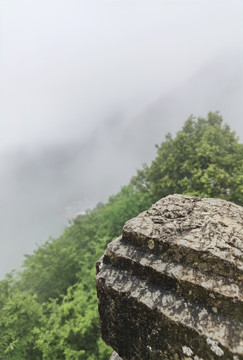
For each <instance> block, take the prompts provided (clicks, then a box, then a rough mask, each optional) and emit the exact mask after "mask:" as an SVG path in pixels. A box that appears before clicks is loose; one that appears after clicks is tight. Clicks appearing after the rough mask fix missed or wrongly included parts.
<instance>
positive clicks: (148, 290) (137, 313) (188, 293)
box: [97, 195, 243, 360]
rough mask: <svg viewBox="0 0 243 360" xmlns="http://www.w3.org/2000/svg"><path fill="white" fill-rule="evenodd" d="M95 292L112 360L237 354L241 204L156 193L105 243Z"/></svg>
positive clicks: (207, 359)
mask: <svg viewBox="0 0 243 360" xmlns="http://www.w3.org/2000/svg"><path fill="white" fill-rule="evenodd" d="M97 294H98V298H99V313H100V324H101V332H102V338H103V339H104V341H105V342H106V343H107V344H109V345H110V346H112V347H113V349H114V350H115V351H116V352H117V353H114V354H113V358H112V359H115V360H118V359H123V360H140V359H154V360H159V359H163V360H166V359H173V360H179V359H188V360H189V359H193V360H211V359H227V360H228V359H232V360H242V359H243V208H242V207H240V206H237V205H235V204H232V203H229V202H227V201H224V200H220V199H204V198H198V197H191V196H182V195H173V196H168V197H166V198H163V199H161V200H160V201H158V202H157V203H156V204H154V205H153V206H152V207H151V208H150V209H149V210H148V211H145V212H143V213H141V214H140V215H138V216H137V217H136V218H134V219H131V220H130V221H128V222H127V223H126V224H125V226H124V228H123V233H122V236H121V237H119V238H118V239H116V240H114V241H113V242H111V243H110V244H109V245H108V247H107V249H106V251H105V254H104V256H103V257H102V258H101V259H100V260H99V261H98V262H97ZM118 354H119V355H118Z"/></svg>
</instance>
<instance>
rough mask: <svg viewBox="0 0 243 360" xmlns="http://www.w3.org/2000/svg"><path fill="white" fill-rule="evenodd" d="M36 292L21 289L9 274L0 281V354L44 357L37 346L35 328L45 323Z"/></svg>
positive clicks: (12, 359) (14, 358)
mask: <svg viewBox="0 0 243 360" xmlns="http://www.w3.org/2000/svg"><path fill="white" fill-rule="evenodd" d="M43 319H44V318H43V311H42V306H41V305H40V304H39V303H37V301H36V296H33V295H30V294H28V293H23V292H21V291H20V290H19V289H18V287H17V286H16V283H15V281H14V280H13V279H12V278H11V277H8V278H7V279H6V280H3V281H1V282H0V339H1V340H0V357H1V359H7V360H20V359H36V360H38V359H42V357H41V352H40V351H39V350H37V349H35V340H36V337H35V335H34V329H35V328H38V327H40V326H41V325H42V323H43Z"/></svg>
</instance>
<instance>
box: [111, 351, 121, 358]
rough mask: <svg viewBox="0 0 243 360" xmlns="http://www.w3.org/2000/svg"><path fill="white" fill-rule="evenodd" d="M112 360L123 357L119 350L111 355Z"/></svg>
mask: <svg viewBox="0 0 243 360" xmlns="http://www.w3.org/2000/svg"><path fill="white" fill-rule="evenodd" d="M110 360H122V358H120V356H119V355H118V354H117V352H113V354H112V355H111V357H110Z"/></svg>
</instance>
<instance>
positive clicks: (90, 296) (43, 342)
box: [0, 113, 243, 360]
mask: <svg viewBox="0 0 243 360" xmlns="http://www.w3.org/2000/svg"><path fill="white" fill-rule="evenodd" d="M157 148H158V153H157V157H156V158H155V160H154V161H153V162H152V164H151V166H150V167H148V166H147V165H144V166H143V168H142V169H141V170H138V172H137V175H136V176H134V177H133V178H132V179H131V181H130V183H129V184H128V185H127V186H124V187H122V189H121V191H120V192H119V193H118V194H116V195H113V196H111V197H110V198H109V200H108V202H107V203H106V204H98V205H97V207H96V208H95V209H93V210H91V211H87V212H86V214H85V215H82V216H79V217H77V218H76V219H75V220H74V221H73V224H72V226H70V227H68V228H67V229H66V230H65V231H64V233H63V234H62V235H61V236H60V237H59V238H57V239H49V240H48V241H47V242H46V243H45V244H44V245H42V246H41V247H39V248H38V249H37V250H36V251H34V253H33V254H32V255H28V256H26V259H25V261H24V264H23V271H22V272H21V273H20V274H19V278H17V277H16V276H15V277H14V276H8V277H7V278H6V279H5V280H3V281H1V282H0V339H1V341H0V358H2V359H5V360H26V359H35V360H39V359H46V360H47V359H48V360H62V359H67V360H107V359H108V358H109V356H110V354H111V349H110V348H109V347H107V346H106V345H105V344H104V343H103V342H102V340H101V339H100V335H99V326H98V313H97V298H96V291H95V274H94V266H95V262H96V261H97V259H98V258H99V257H100V256H101V255H102V254H103V252H104V249H105V247H106V245H107V243H108V242H110V241H111V240H112V239H113V238H114V237H116V236H119V235H120V234H121V231H122V227H123V225H124V223H125V222H126V221H127V220H128V219H130V218H132V217H134V216H136V215H137V214H138V213H140V212H141V211H143V210H145V209H147V208H149V207H150V206H151V204H152V202H153V201H156V200H158V199H159V198H161V197H163V196H166V195H168V194H173V193H182V194H191V195H200V196H206V197H221V198H224V199H227V200H231V201H234V202H236V203H238V204H241V205H243V145H242V144H239V143H238V141H237V138H236V136H235V134H234V133H233V132H231V130H230V128H229V127H228V126H226V125H223V123H222V118H221V116H220V115H219V114H217V113H210V114H209V115H208V118H207V119H203V118H199V119H197V120H196V119H194V118H193V117H190V118H189V119H188V120H187V121H186V123H185V125H184V127H183V129H182V130H181V131H179V132H178V133H177V135H176V136H175V138H173V137H172V136H171V135H170V134H168V135H167V136H166V139H165V141H164V142H162V144H161V145H160V146H158V147H157Z"/></svg>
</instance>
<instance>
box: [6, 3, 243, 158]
mask: <svg viewBox="0 0 243 360" xmlns="http://www.w3.org/2000/svg"><path fill="white" fill-rule="evenodd" d="M242 48H243V1H242V0H231V1H229V0H227V1H224V0H168V1H167V0H158V1H154V0H147V1H144V0H138V1H137V0H97V1H94V0H93V1H92V0H89V1H87V0H41V1H38V0H21V1H20V0H0V152H1V151H2V152H6V151H9V149H13V148H17V147H19V146H21V147H27V148H28V147H30V148H32V147H34V146H43V145H46V144H48V143H55V142H63V141H68V140H70V139H72V138H76V139H77V138H82V137H85V136H86V135H87V134H88V132H90V131H91V130H92V129H93V128H94V127H95V126H96V125H97V123H98V122H102V121H104V119H106V118H107V117H109V115H110V114H111V113H113V112H115V111H117V110H118V111H120V110H122V111H125V112H127V115H128V116H129V114H132V113H133V112H136V111H139V110H140V108H142V107H143V106H144V104H145V103H148V104H149V103H150V102H152V101H153V100H154V99H155V98H157V97H158V96H160V95H162V94H164V93H166V92H168V91H170V90H171V89H172V88H173V87H174V86H176V85H177V84H178V83H180V82H182V81H183V80H186V79H187V78H189V77H190V76H191V75H192V74H193V73H194V72H195V71H197V69H199V68H200V67H201V66H202V65H203V64H205V63H207V62H208V61H210V60H211V59H213V58H214V57H216V56H219V55H220V54H222V56H223V54H224V53H229V52H231V51H232V52H234V51H236V50H237V49H241V50H242ZM198 115H199V114H198Z"/></svg>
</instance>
